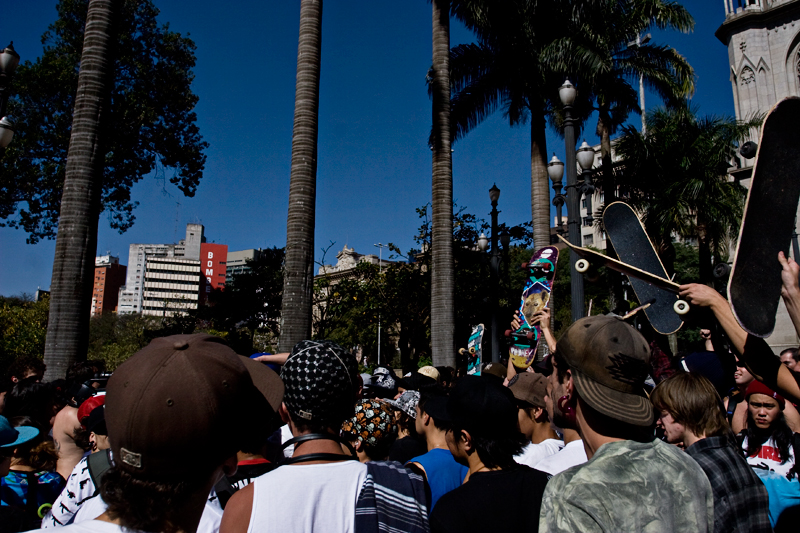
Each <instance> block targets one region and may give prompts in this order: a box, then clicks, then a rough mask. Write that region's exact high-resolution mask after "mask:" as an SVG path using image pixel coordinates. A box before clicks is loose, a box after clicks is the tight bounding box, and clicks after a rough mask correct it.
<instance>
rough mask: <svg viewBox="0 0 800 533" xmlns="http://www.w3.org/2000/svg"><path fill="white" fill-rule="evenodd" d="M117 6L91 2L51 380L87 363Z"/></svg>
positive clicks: (54, 299) (59, 255)
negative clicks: (104, 133)
mask: <svg viewBox="0 0 800 533" xmlns="http://www.w3.org/2000/svg"><path fill="white" fill-rule="evenodd" d="M117 3H118V2H117V1H116V0H90V2H89V9H88V13H87V16H86V28H85V31H84V37H83V53H82V55H81V66H80V73H79V74H78V93H77V96H76V98H75V110H74V112H73V117H72V133H71V136H70V140H69V151H68V152H67V168H66V175H65V178H64V192H63V193H62V195H61V214H60V217H59V221H58V235H57V237H56V252H55V257H54V259H53V278H52V281H51V285H50V318H49V323H48V325H47V340H46V343H45V351H44V359H45V362H46V363H47V376H46V379H48V380H51V379H58V378H63V377H64V376H65V375H66V371H67V368H68V367H69V366H70V365H71V364H72V363H74V362H75V361H79V360H85V359H86V352H87V348H88V345H89V316H90V313H89V311H90V307H91V301H92V288H93V280H94V258H95V255H96V254H97V225H98V220H99V217H100V193H101V190H102V187H103V166H104V163H105V151H104V150H103V128H104V126H105V125H106V123H107V122H108V114H109V94H110V92H111V86H112V84H113V79H114V78H113V69H114V61H113V54H112V46H113V44H112V43H113V26H114V24H113V18H114V14H115V10H116V4H117Z"/></svg>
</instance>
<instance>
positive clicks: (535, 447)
mask: <svg viewBox="0 0 800 533" xmlns="http://www.w3.org/2000/svg"><path fill="white" fill-rule="evenodd" d="M563 447H564V441H563V440H558V439H545V440H543V441H542V442H540V443H538V444H534V443H532V442H529V443H528V445H527V446H525V447H524V448H523V449H522V452H520V454H519V455H515V456H514V461H516V462H518V463H519V464H521V465H528V466H530V467H531V468H536V465H537V464H538V463H539V462H540V461H541V460H542V459H544V458H545V457H550V456H551V455H553V454H555V453H558V452H559V451H561V449H562V448H563Z"/></svg>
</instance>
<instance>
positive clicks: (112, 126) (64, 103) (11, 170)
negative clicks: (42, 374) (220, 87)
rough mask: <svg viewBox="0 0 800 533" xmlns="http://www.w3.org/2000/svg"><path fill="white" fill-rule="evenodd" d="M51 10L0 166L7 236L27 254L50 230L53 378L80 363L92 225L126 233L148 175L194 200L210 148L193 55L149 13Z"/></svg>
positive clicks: (98, 5)
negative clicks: (165, 174)
mask: <svg viewBox="0 0 800 533" xmlns="http://www.w3.org/2000/svg"><path fill="white" fill-rule="evenodd" d="M57 9H58V13H59V19H58V20H57V21H56V22H55V23H54V24H52V25H51V26H50V28H49V29H48V31H47V32H46V33H45V35H44V37H43V42H44V43H45V45H46V47H45V51H44V53H43V55H42V57H40V58H39V59H37V60H36V61H35V62H34V63H31V62H26V63H25V64H24V65H22V66H21V67H20V69H19V72H18V78H17V79H18V84H17V88H18V93H19V97H18V99H17V100H16V101H15V102H12V112H13V113H15V114H18V115H19V116H20V117H21V121H20V125H19V127H18V129H19V131H20V133H21V135H20V139H19V142H17V143H14V144H13V145H12V148H11V149H10V150H7V151H6V152H5V153H4V154H3V161H2V164H0V172H1V173H2V175H1V177H2V179H0V183H2V184H3V185H2V190H1V191H0V219H1V220H3V224H4V225H8V226H12V227H19V228H22V229H24V230H25V231H27V232H28V235H29V237H28V241H29V242H36V241H37V240H38V239H40V238H42V237H46V238H52V237H53V236H54V235H55V234H56V229H57V228H58V238H57V241H56V253H55V259H54V262H53V280H52V283H51V309H50V310H51V317H50V321H49V324H48V337H47V345H46V350H45V360H46V363H47V364H48V376H47V377H49V378H53V377H60V376H62V375H63V374H64V372H65V371H66V368H67V367H68V366H69V365H70V364H71V363H72V362H74V361H75V360H78V359H81V358H83V357H85V354H86V349H87V341H88V330H89V313H88V310H89V305H90V302H91V290H92V278H93V277H94V256H95V254H96V247H97V227H98V221H99V216H100V213H101V212H102V211H103V210H106V211H108V213H109V218H110V220H111V225H112V227H115V228H118V229H119V230H120V231H124V230H125V229H127V228H128V227H130V225H131V224H132V223H133V220H134V217H133V213H132V211H133V208H134V206H135V202H133V203H132V202H131V198H130V188H131V186H132V185H133V183H135V182H136V181H138V180H139V179H141V178H142V177H143V176H144V175H146V174H148V173H150V172H151V171H152V170H153V169H156V168H159V169H162V171H163V169H165V168H172V169H174V174H173V176H172V177H171V178H170V181H171V182H172V183H175V184H176V185H178V187H179V188H180V189H181V190H182V191H183V192H184V193H185V194H187V195H189V196H191V195H193V194H194V191H195V189H196V187H197V184H198V182H199V179H200V177H201V176H202V170H203V166H204V164H205V156H204V155H203V153H202V150H203V149H204V148H205V146H206V144H205V143H203V142H202V140H201V138H200V135H199V132H198V129H197V126H196V125H195V120H196V117H195V115H194V113H193V112H192V109H193V107H194V105H195V103H196V102H197V97H196V96H195V95H194V94H192V92H191V89H190V85H191V81H192V74H191V68H192V67H193V66H194V53H193V51H194V44H193V43H192V42H191V41H190V40H189V39H187V38H183V37H181V36H180V35H179V34H176V33H174V32H170V31H169V29H168V27H167V26H164V27H159V26H158V25H157V24H156V16H157V14H158V10H157V9H156V8H155V7H154V6H153V4H152V2H150V1H143V2H138V1H134V0H126V1H112V0H63V1H62V2H60V3H59V4H58V6H57ZM21 203H24V205H26V206H27V208H20V207H19V206H20V204H21Z"/></svg>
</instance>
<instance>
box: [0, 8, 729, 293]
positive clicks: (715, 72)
mask: <svg viewBox="0 0 800 533" xmlns="http://www.w3.org/2000/svg"><path fill="white" fill-rule="evenodd" d="M56 4H57V2H56V0H6V1H5V2H4V3H3V16H2V17H0V41H2V42H0V45H3V46H4V45H5V44H6V43H7V41H11V40H13V41H14V47H15V48H16V50H17V52H18V53H19V54H20V56H22V60H23V61H25V60H33V59H34V58H35V57H37V56H38V55H39V54H41V52H42V45H41V43H40V37H41V34H42V33H43V32H44V31H45V30H46V29H47V26H48V25H49V24H50V23H52V22H53V21H54V20H55V17H56V11H55V6H56ZM155 4H156V5H157V6H158V7H159V8H160V9H161V15H160V17H159V21H160V22H162V23H166V22H169V24H170V27H171V28H172V29H173V30H175V31H178V32H181V33H189V34H190V36H191V37H192V39H193V40H194V41H195V43H196V44H197V51H196V55H197V66H196V68H195V71H194V72H195V75H196V78H195V82H194V86H193V89H194V92H195V93H196V94H197V95H198V96H199V98H200V101H199V103H198V105H197V108H196V111H197V115H198V123H199V126H200V130H201V133H202V135H203V137H204V139H205V140H206V141H207V142H208V143H209V145H210V146H209V148H208V150H207V152H206V153H207V155H208V162H207V164H206V169H205V176H204V178H203V180H202V182H201V184H200V187H199V189H198V192H197V195H196V196H195V197H194V198H185V197H183V196H182V195H181V193H180V191H178V190H177V189H176V188H175V187H172V186H169V184H167V186H166V188H165V187H164V186H163V184H162V182H160V181H158V180H156V179H155V178H153V177H148V178H145V179H143V180H142V181H141V182H139V183H138V184H137V185H136V186H135V187H134V189H133V198H134V199H135V200H138V201H139V202H140V206H139V208H138V209H137V210H136V217H137V220H136V224H135V225H134V226H133V228H132V229H131V230H129V231H128V232H126V233H125V234H122V235H120V234H118V233H117V232H116V231H114V230H112V229H110V228H109V226H108V221H107V219H106V218H105V217H104V216H101V219H100V230H99V236H98V254H104V253H106V252H110V253H111V254H113V255H118V256H120V257H121V260H122V262H123V263H126V262H127V253H128V245H129V244H130V243H133V242H149V243H164V242H176V241H177V240H178V239H181V238H182V237H183V235H184V232H185V227H186V224H187V223H190V222H200V223H202V224H204V225H205V232H206V237H207V239H208V240H209V242H211V241H213V242H217V243H221V244H227V245H228V247H229V250H241V249H244V248H259V247H262V248H263V247H271V246H284V245H285V242H286V214H287V198H288V193H289V169H290V162H291V137H292V119H293V114H294V89H295V73H296V64H297V34H298V27H299V12H300V7H299V5H300V3H299V1H297V0H294V1H289V0H267V1H263V0H262V1H253V0H246V1H245V0H240V1H233V2H228V3H226V4H225V7H224V8H223V9H221V5H220V4H219V2H210V1H208V0H195V1H193V2H191V3H188V2H185V1H179V0H155ZM683 4H684V5H685V6H686V7H687V8H688V9H689V11H690V12H691V14H692V15H693V16H694V18H695V20H696V26H695V31H694V32H693V33H692V34H689V35H682V34H678V33H675V32H668V33H657V32H654V37H655V39H654V40H655V41H656V42H661V43H666V44H669V45H671V46H674V47H675V48H677V49H678V50H679V51H680V52H681V53H682V54H683V55H684V56H686V57H687V59H688V60H689V62H690V63H691V64H692V66H693V67H694V68H695V71H696V73H697V92H696V94H695V97H694V103H695V104H696V105H698V106H699V108H700V112H701V113H702V114H716V115H733V114H734V109H733V97H732V95H731V85H730V81H729V76H728V65H727V61H728V60H727V49H726V47H725V46H724V45H723V44H722V43H720V42H719V41H718V40H717V39H716V37H714V31H715V30H716V29H717V28H718V27H719V25H720V24H721V23H722V21H723V20H724V13H725V12H724V4H723V2H722V0H714V1H709V0H686V1H684V2H683ZM188 6H191V7H188ZM322 37H323V38H322V48H323V49H322V72H321V81H320V109H319V154H318V170H317V221H316V248H317V254H316V255H317V260H321V253H320V252H319V249H320V248H322V247H324V246H327V245H328V244H329V243H330V242H331V241H335V243H336V244H335V245H334V246H333V248H332V249H331V252H330V253H329V255H328V256H327V257H326V263H331V262H334V261H335V253H336V251H338V250H341V248H342V247H343V246H344V245H345V244H347V245H348V246H351V247H354V248H355V249H356V251H358V252H360V253H376V254H377V251H378V250H377V248H374V247H373V244H374V243H378V242H382V243H387V242H393V243H395V244H397V245H399V246H400V248H401V249H402V250H404V251H405V250H408V249H409V248H410V247H411V246H413V236H414V235H415V234H416V233H417V228H418V227H419V225H420V221H419V219H418V218H417V215H416V213H415V208H417V207H419V206H422V205H424V204H426V203H427V202H429V201H430V198H431V153H430V150H429V149H428V145H427V138H428V133H429V130H430V120H431V103H430V100H429V99H428V95H427V91H426V87H425V74H426V72H427V69H428V66H429V65H430V62H431V7H430V4H429V3H428V2H426V1H425V0H406V1H403V2H366V1H358V2H357V1H352V0H351V1H333V2H330V1H329V2H327V3H326V4H325V6H324V12H323V29H322ZM450 40H451V46H454V45H456V44H460V43H464V42H469V41H471V40H472V38H471V35H470V34H469V32H467V31H466V30H465V29H464V28H463V27H460V26H459V25H458V23H456V22H455V21H454V22H453V27H452V29H451V38H450ZM646 101H647V105H648V108H650V107H651V106H654V105H657V104H658V103H659V102H658V99H657V97H656V96H654V95H651V94H648V95H647V98H646ZM631 120H632V122H633V123H634V124H639V123H640V122H639V117H638V116H635V117H632V118H631ZM593 131H594V122H593V121H592V122H591V123H590V125H589V127H588V128H587V135H586V140H587V141H588V142H589V143H590V144H594V143H595V142H597V139H596V137H595V136H594V135H589V133H592V132H593ZM581 140H582V139H579V140H578V144H580V142H581ZM547 142H548V151H549V152H551V153H552V152H555V153H556V154H557V155H558V157H559V158H560V159H561V160H564V143H563V141H562V140H561V139H559V138H558V137H557V136H556V135H555V134H554V133H552V132H548V137H547ZM454 148H455V151H454V153H453V188H454V198H455V200H456V202H457V203H458V205H459V206H465V207H467V209H468V211H469V212H471V213H475V214H477V215H478V216H480V217H483V218H485V219H488V212H489V210H490V209H491V206H490V205H489V197H488V196H489V195H488V190H489V188H491V186H492V184H493V183H496V184H497V186H498V187H499V188H500V189H501V191H502V192H501V196H500V201H499V209H500V210H501V211H502V213H501V214H500V221H501V222H505V223H507V224H518V223H521V222H523V221H526V220H530V216H531V213H530V129H529V127H528V126H523V127H519V128H510V127H509V126H508V125H507V123H506V122H505V121H504V120H503V118H502V116H501V114H500V113H498V114H496V115H495V116H494V117H492V118H490V119H489V120H487V121H486V122H485V123H484V124H482V125H481V126H479V127H478V128H477V129H476V130H475V131H473V132H472V133H470V134H469V135H468V136H467V137H466V138H465V139H464V140H462V141H459V142H458V143H457V144H456V145H455V147H454ZM25 238H26V234H25V233H24V232H22V231H20V230H11V229H8V228H0V294H2V295H13V294H19V293H21V292H33V291H35V290H36V289H37V288H38V287H41V288H42V289H46V288H49V286H50V278H51V274H52V262H53V253H54V249H55V241H43V242H40V243H39V244H36V245H29V244H26V243H25Z"/></svg>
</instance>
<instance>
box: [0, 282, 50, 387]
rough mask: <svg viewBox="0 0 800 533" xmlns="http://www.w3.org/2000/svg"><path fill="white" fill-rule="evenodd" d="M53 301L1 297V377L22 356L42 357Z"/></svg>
mask: <svg viewBox="0 0 800 533" xmlns="http://www.w3.org/2000/svg"><path fill="white" fill-rule="evenodd" d="M49 309H50V300H49V299H48V298H44V299H43V300H41V301H39V302H33V301H30V299H28V298H3V297H0V374H2V373H3V372H5V370H6V369H7V368H8V367H9V366H10V365H11V363H13V362H14V360H15V359H16V358H17V357H19V356H24V355H28V356H34V357H42V355H43V354H44V343H45V337H46V335H47V315H48V312H49Z"/></svg>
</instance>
